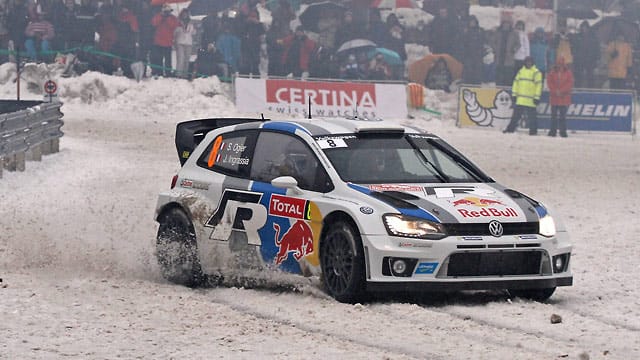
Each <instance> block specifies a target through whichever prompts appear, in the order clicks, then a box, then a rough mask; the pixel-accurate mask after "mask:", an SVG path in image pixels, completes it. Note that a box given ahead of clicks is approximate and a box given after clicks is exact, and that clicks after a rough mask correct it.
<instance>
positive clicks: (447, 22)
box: [0, 0, 632, 89]
mask: <svg viewBox="0 0 640 360" xmlns="http://www.w3.org/2000/svg"><path fill="white" fill-rule="evenodd" d="M78 1H79V2H78ZM260 1H262V3H263V4H262V6H264V3H265V1H264V0H244V1H239V2H238V3H239V5H238V6H236V7H235V8H234V10H233V11H223V12H218V11H211V13H210V14H208V15H206V16H205V17H204V18H203V19H201V22H199V24H198V26H196V24H195V23H194V20H193V19H192V17H191V16H190V14H189V11H188V10H187V9H183V10H182V11H180V13H179V14H174V11H173V10H172V7H170V6H168V5H162V6H152V5H151V1H150V0H107V1H99V0H0V48H1V49H13V50H15V49H19V50H21V51H22V54H23V56H26V57H28V58H30V59H31V60H36V61H52V60H53V57H54V56H55V52H56V51H63V50H67V51H73V52H74V53H76V54H77V55H78V59H80V60H82V61H83V62H85V63H86V64H88V68H90V69H92V70H97V71H102V72H105V73H113V72H116V71H122V73H123V74H124V75H126V76H129V77H133V76H134V74H133V73H132V66H131V64H132V63H134V62H143V63H145V64H148V65H150V67H151V69H152V73H153V74H154V75H164V76H180V77H192V76H194V74H197V75H204V76H207V75H218V76H221V77H229V76H230V74H233V73H236V72H237V73H240V74H253V75H259V74H260V73H261V60H262V61H264V60H265V59H268V68H267V69H266V72H267V73H268V74H269V75H273V76H293V77H315V78H342V79H358V80H402V79H404V76H405V66H406V65H407V64H406V62H407V61H406V60H407V53H406V50H405V49H406V46H405V45H407V44H411V43H413V44H418V45H422V46H428V48H429V50H430V52H431V53H435V54H449V55H451V56H452V57H453V58H455V59H458V60H459V62H461V63H462V64H463V72H462V79H461V81H462V82H463V83H468V84H480V83H483V82H495V83H496V84H497V85H501V86H510V85H511V83H512V81H513V79H514V77H515V74H517V72H518V70H519V69H520V68H521V67H522V65H523V62H524V59H525V58H527V57H528V56H531V57H532V58H533V60H534V64H535V66H536V67H537V69H538V70H540V71H541V73H542V74H543V76H544V73H545V72H546V71H547V69H548V68H550V66H549V64H555V59H556V57H562V58H563V59H564V60H565V63H566V64H567V66H568V67H569V68H571V69H572V70H573V71H574V73H575V77H576V86H577V87H592V86H596V84H595V83H594V69H595V67H596V66H597V64H598V61H599V60H600V58H601V56H606V59H605V62H606V63H607V65H608V67H609V78H610V86H611V87H615V88H623V87H625V86H626V85H625V84H626V83H625V79H626V78H627V77H628V70H629V68H630V67H631V53H632V44H629V43H628V42H626V40H625V38H624V35H623V34H622V33H620V34H616V35H615V38H614V39H612V42H611V43H610V44H609V45H608V47H607V48H606V52H603V54H601V52H602V51H601V49H600V46H599V45H598V42H596V41H593V39H594V35H593V33H592V30H591V27H590V26H589V24H588V23H587V22H583V23H582V24H581V25H580V27H579V29H578V31H577V32H576V33H572V34H570V33H569V32H568V30H567V28H566V26H560V27H559V29H558V32H557V33H555V34H550V33H548V32H545V31H544V29H542V28H539V29H529V28H527V24H525V23H524V22H523V21H517V22H516V23H515V24H514V23H513V21H511V20H510V19H508V18H507V19H503V21H502V23H501V24H499V26H498V27H497V28H496V30H494V31H486V30H483V29H482V28H480V26H479V22H478V19H476V18H475V17H474V16H471V15H470V13H469V6H470V5H469V1H429V0H424V1H423V10H424V11H428V12H430V13H432V14H434V18H433V20H432V21H430V22H429V23H425V22H424V21H419V22H418V23H417V25H416V26H415V27H410V28H407V27H405V26H403V25H402V24H401V22H400V21H399V20H398V18H397V17H396V15H395V14H394V13H390V14H388V15H386V16H384V18H383V14H382V13H381V11H380V10H378V9H375V8H368V7H365V8H364V10H363V9H362V8H349V7H347V6H346V5H345V8H344V11H341V12H336V11H330V8H327V11H326V12H324V13H321V14H320V15H319V18H318V19H317V24H314V29H313V32H314V34H313V36H312V35H311V34H310V33H309V27H307V26H297V27H296V28H295V29H292V27H291V24H292V22H293V21H294V20H296V16H297V15H296V12H295V11H294V8H293V7H292V5H291V3H290V1H289V0H272V1H270V3H273V2H275V3H276V4H275V6H273V7H272V12H271V16H272V22H271V24H270V26H268V27H267V26H266V25H265V23H264V22H263V21H261V19H260V12H259V10H258V5H259V3H260ZM480 2H481V3H483V1H480ZM506 2H507V3H510V5H518V4H519V2H518V1H506ZM530 2H531V1H530V0H529V1H525V3H530ZM352 3H356V2H355V1H354V2H352ZM484 3H488V4H493V5H495V4H497V3H501V4H504V3H505V1H498V2H496V1H484ZM536 3H540V4H539V6H541V7H544V6H548V5H549V3H550V2H548V1H536ZM363 11H364V12H365V14H363ZM363 15H364V16H363ZM303 25H304V24H303ZM197 29H199V30H197ZM94 34H97V35H98V36H97V37H95V36H94ZM96 38H97V39H98V40H97V41H96ZM359 39H364V40H368V41H370V42H371V43H375V47H376V48H384V49H388V50H391V51H390V53H392V54H393V56H392V57H391V58H389V57H388V54H383V53H380V52H377V51H375V50H373V51H372V48H365V47H360V48H358V47H357V46H355V43H353V44H354V46H352V47H351V46H349V45H350V44H352V43H350V42H353V41H356V40H359ZM11 44H12V46H11ZM88 46H92V48H90V49H92V50H91V51H86V49H87V47H88ZM350 49H354V50H353V51H351V50H350ZM358 49H359V50H358ZM172 51H175V58H176V63H175V64H174V63H173V60H172ZM14 54H15V53H14V52H11V51H9V52H7V51H3V52H0V61H2V62H4V61H8V60H10V59H13V58H14V57H13V55H14ZM192 54H197V57H196V61H195V62H190V61H189V60H190V58H191V57H192V56H191V55H192ZM394 60H397V61H394ZM14 61H15V60H14ZM264 71H265V70H264V69H263V70H262V72H263V73H264ZM453 80H454V79H453V77H452V74H451V72H450V71H449V69H448V68H447V63H446V62H436V65H435V66H433V67H432V73H428V74H427V76H425V79H424V84H425V85H426V86H428V87H434V88H439V89H448V85H446V84H447V83H449V84H450V83H451V81H453Z"/></svg>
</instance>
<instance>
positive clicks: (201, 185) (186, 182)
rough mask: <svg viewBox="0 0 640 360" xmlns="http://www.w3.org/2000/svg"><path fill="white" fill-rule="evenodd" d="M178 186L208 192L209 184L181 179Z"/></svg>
mask: <svg viewBox="0 0 640 360" xmlns="http://www.w3.org/2000/svg"><path fill="white" fill-rule="evenodd" d="M180 186H181V187H183V188H187V189H200V190H209V184H207V183H203V182H200V181H193V180H189V179H182V181H180Z"/></svg>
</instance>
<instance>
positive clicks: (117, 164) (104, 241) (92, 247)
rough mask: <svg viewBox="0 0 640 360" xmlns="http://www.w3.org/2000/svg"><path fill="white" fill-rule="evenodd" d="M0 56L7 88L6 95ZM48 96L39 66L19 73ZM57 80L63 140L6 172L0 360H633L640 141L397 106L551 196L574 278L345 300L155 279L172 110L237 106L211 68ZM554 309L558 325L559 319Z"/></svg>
mask: <svg viewBox="0 0 640 360" xmlns="http://www.w3.org/2000/svg"><path fill="white" fill-rule="evenodd" d="M11 71H12V70H11V68H10V67H8V66H6V65H5V66H2V67H0V98H4V99H7V98H14V97H15V84H13V83H12V81H11V79H12V73H11ZM25 77H26V79H25V81H23V87H22V96H23V98H32V99H34V98H36V99H37V98H40V88H41V86H42V82H43V80H42V79H46V78H47V77H48V76H47V75H44V70H43V69H42V68H37V67H34V68H32V69H31V70H29V72H28V73H27V74H26V75H25ZM51 77H52V78H54V79H56V80H57V81H58V83H59V87H60V96H61V98H62V99H63V101H64V106H63V108H62V109H63V111H64V113H65V116H64V121H65V126H64V127H63V130H64V132H65V136H64V137H63V138H62V140H61V144H60V150H61V151H60V152H59V153H57V154H53V155H48V156H46V157H45V158H44V159H43V161H42V162H28V163H27V170H26V171H25V172H22V173H19V172H18V173H10V172H7V171H5V172H4V173H3V178H2V179H0V277H1V278H2V279H3V283H2V284H0V339H1V340H0V358H3V359H25V358H62V357H71V358H82V359H88V358H91V359H93V358H96V359H104V358H187V357H190V358H234V359H235V358H241V359H254V358H277V359H300V358H310V359H321V358H322V359H334V358H336V359H337V358H348V359H412V358H417V359H557V358H569V359H637V358H640V287H639V282H638V279H637V277H638V274H639V273H640V260H638V254H640V241H638V239H639V238H638V234H640V222H639V221H638V218H639V215H638V214H639V213H640V209H639V208H638V204H639V203H640V196H639V195H638V189H640V143H639V142H638V140H637V139H633V138H632V137H631V136H630V135H603V134H589V133H570V134H569V135H570V137H569V138H567V139H562V138H548V137H546V136H538V137H530V136H527V135H525V134H524V133H518V134H511V135H503V134H502V133H500V132H498V131H483V130H473V129H459V128H456V127H455V125H454V124H455V121H454V118H455V115H454V110H455V101H456V100H455V95H448V94H444V93H436V92H430V93H429V99H428V106H429V107H431V108H435V109H436V110H440V111H442V112H443V113H444V115H443V116H442V117H441V118H438V117H430V116H429V115H428V114H427V113H424V112H415V113H413V115H414V118H413V119H397V120H396V121H398V122H401V123H403V124H410V125H413V126H416V127H420V128H423V129H425V130H429V131H432V132H435V133H437V134H439V135H441V136H442V137H444V138H445V139H446V140H448V141H449V142H450V143H452V144H453V145H454V146H456V147H457V148H459V149H460V150H462V151H463V152H464V153H465V154H467V155H468V156H469V157H470V158H471V159H472V160H474V161H475V162H476V163H477V164H478V165H480V167H481V168H483V169H484V170H486V172H487V173H489V174H490V175H492V176H493V177H494V178H496V179H497V180H498V181H499V182H501V183H504V184H508V185H510V186H513V187H514V188H516V189H519V190H521V191H523V192H525V193H529V194H531V195H533V196H535V197H536V198H538V199H540V200H542V201H543V202H545V203H547V204H548V205H550V206H552V207H554V208H555V209H556V210H557V211H558V212H559V213H560V214H561V215H563V218H564V221H565V223H566V224H567V227H568V229H569V231H570V233H571V235H572V239H573V243H574V253H573V256H572V267H573V271H574V276H575V279H574V280H575V285H574V286H573V287H567V288H559V289H558V290H557V292H556V294H555V295H554V296H553V297H552V299H551V300H550V301H549V302H548V303H544V304H543V303H535V302H530V301H523V300H519V299H510V298H509V297H508V296H507V295H506V294H505V293H502V292H473V293H455V294H450V295H438V294H433V295H426V296H422V297H415V298H410V299H407V298H390V299H382V300H378V301H375V302H372V303H367V304H363V305H360V304H357V305H347V304H340V303H337V302H335V301H333V300H332V299H329V298H327V297H326V296H325V295H324V294H323V293H322V291H320V289H318V288H316V287H314V286H313V285H309V286H307V287H305V288H304V289H303V291H301V292H296V293H293V292H287V291H269V290H250V289H243V288H225V287H221V288H206V289H195V290H192V289H188V288H185V287H181V286H176V285H172V284H169V283H167V282H166V281H164V280H163V279H161V277H160V276H159V271H158V267H157V265H156V262H155V258H154V238H155V232H156V230H157V224H156V223H155V222H154V221H153V212H154V207H155V202H156V196H157V193H158V192H159V191H161V190H162V189H166V188H167V187H169V184H170V181H171V177H172V176H173V174H174V173H175V172H176V170H177V169H178V168H179V163H178V158H177V155H176V151H175V148H174V143H173V141H174V129H175V125H176V123H177V122H178V121H181V120H186V119H191V118H198V117H210V116H234V115H243V116H245V115H249V116H254V115H256V114H243V113H241V112H240V111H239V110H238V109H235V107H234V104H233V102H232V101H231V100H230V97H229V93H230V89H229V86H228V85H227V84H221V83H219V82H218V81H217V80H215V79H203V80H196V81H194V82H187V81H183V80H177V79H158V80H146V81H143V82H141V83H135V82H134V81H131V80H128V79H124V78H117V77H110V76H105V75H101V74H95V73H89V74H85V75H83V76H81V77H78V78H69V79H62V78H60V79H58V78H57V77H56V75H55V74H51ZM553 314H557V315H560V316H561V317H562V322H561V323H559V324H552V323H551V322H550V317H551V316H552V315H553Z"/></svg>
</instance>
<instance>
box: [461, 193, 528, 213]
mask: <svg viewBox="0 0 640 360" xmlns="http://www.w3.org/2000/svg"><path fill="white" fill-rule="evenodd" d="M449 202H450V203H451V205H453V206H454V207H456V210H457V211H458V213H459V214H460V215H462V216H463V217H465V218H478V217H517V216H518V212H517V211H516V209H514V208H512V207H508V206H506V205H505V204H504V203H502V202H501V201H498V200H493V199H484V198H476V197H472V196H467V197H464V198H462V199H458V200H450V201H449ZM459 206H460V207H468V206H474V207H479V208H481V209H480V210H469V209H462V208H457V207H459ZM495 206H501V207H503V209H498V208H496V207H495Z"/></svg>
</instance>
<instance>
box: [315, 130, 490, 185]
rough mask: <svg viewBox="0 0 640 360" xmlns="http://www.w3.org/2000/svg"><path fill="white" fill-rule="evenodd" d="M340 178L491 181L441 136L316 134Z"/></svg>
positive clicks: (361, 180)
mask: <svg viewBox="0 0 640 360" xmlns="http://www.w3.org/2000/svg"><path fill="white" fill-rule="evenodd" d="M316 141H317V142H318V144H319V145H320V147H321V148H322V149H323V151H324V152H325V154H326V155H327V157H328V158H329V160H330V161H331V163H332V164H333V166H334V167H335V169H336V171H337V172H338V174H339V175H340V178H342V180H344V181H348V182H353V183H362V184H380V183H433V182H441V183H445V182H456V183H460V182H462V183H466V182H492V181H493V180H492V179H491V178H489V177H488V176H487V175H485V174H484V173H483V172H482V171H480V170H479V169H478V168H477V167H476V166H474V165H473V164H472V163H471V162H470V161H469V160H467V159H466V158H465V157H464V156H462V155H461V154H460V153H458V152H457V151H456V150H454V149H453V148H452V147H451V146H450V145H448V144H447V143H445V142H444V141H443V140H442V139H440V138H438V137H434V136H430V135H422V134H407V135H405V134H402V135H393V134H375V135H374V134H366V135H358V136H355V135H335V136H331V137H326V136H325V137H317V138H316Z"/></svg>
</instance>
